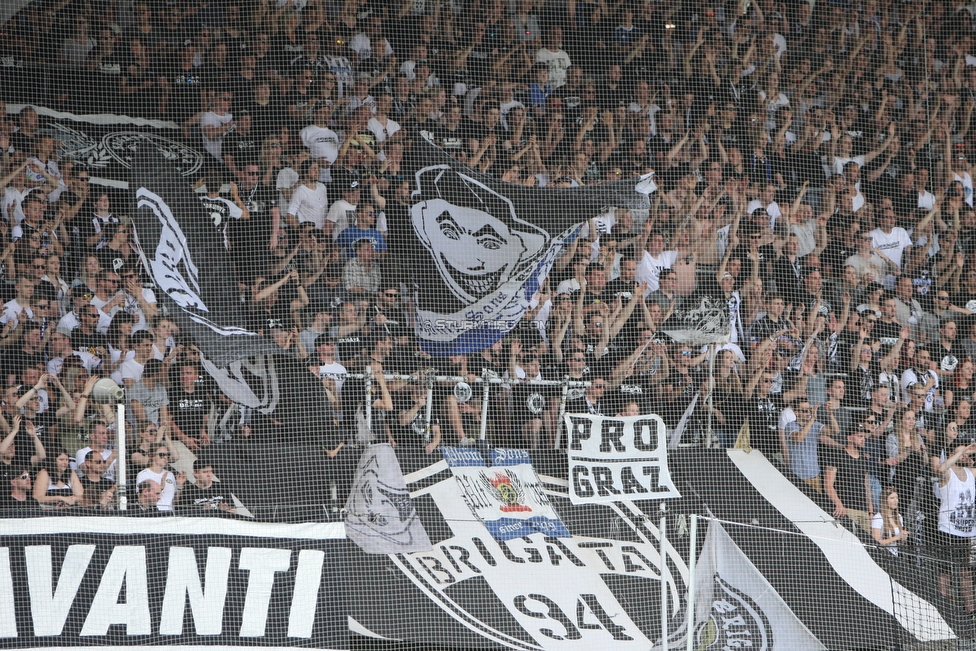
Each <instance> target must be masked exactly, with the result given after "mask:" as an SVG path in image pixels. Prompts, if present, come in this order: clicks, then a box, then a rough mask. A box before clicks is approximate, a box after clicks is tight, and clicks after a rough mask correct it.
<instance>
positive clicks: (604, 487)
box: [593, 466, 620, 497]
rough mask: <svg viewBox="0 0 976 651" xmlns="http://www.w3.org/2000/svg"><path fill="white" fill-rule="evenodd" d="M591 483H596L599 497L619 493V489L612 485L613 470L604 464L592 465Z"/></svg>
mask: <svg viewBox="0 0 976 651" xmlns="http://www.w3.org/2000/svg"><path fill="white" fill-rule="evenodd" d="M593 483H594V484H596V490H597V493H599V494H600V497H607V496H608V495H620V491H619V490H617V489H616V487H615V486H614V485H613V472H612V471H611V470H610V469H609V468H607V467H605V466H593Z"/></svg>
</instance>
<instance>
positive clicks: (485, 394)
mask: <svg viewBox="0 0 976 651" xmlns="http://www.w3.org/2000/svg"><path fill="white" fill-rule="evenodd" d="M334 377H335V378H336V379H351V380H363V382H364V384H365V394H366V400H365V405H364V412H365V418H366V428H367V429H368V430H369V431H370V432H372V430H373V400H372V397H373V382H374V381H375V377H376V376H375V375H374V373H373V369H372V368H371V367H369V366H366V367H365V370H364V372H363V373H346V374H344V375H341V374H337V375H335V376H334ZM383 379H384V380H386V381H387V382H412V383H422V384H423V385H424V386H425V389H426V392H427V404H426V409H425V413H424V437H425V440H426V441H427V442H430V437H431V429H430V427H431V421H432V420H433V405H434V400H433V397H434V386H435V385H436V384H444V383H450V382H453V383H454V384H455V386H456V385H458V384H461V383H465V384H472V382H470V381H469V379H468V378H467V377H465V376H462V375H437V374H436V373H435V372H434V369H428V370H427V371H426V372H420V373H415V374H409V375H400V374H395V373H384V374H383ZM473 384H480V385H481V387H482V389H481V423H480V431H479V433H478V438H479V439H480V440H485V437H486V436H487V428H488V403H489V399H490V392H491V387H492V386H503V385H504V386H517V385H529V386H537V387H561V391H560V400H559V418H558V420H557V426H556V436H555V438H554V440H553V448H554V449H559V442H560V438H561V436H562V421H563V415H564V414H565V413H566V402H567V399H568V395H569V390H570V389H571V388H586V387H588V386H590V385H591V383H590V382H589V381H586V380H519V379H517V378H501V377H498V375H496V374H495V373H492V372H491V371H488V370H487V369H485V370H484V371H483V372H482V375H481V377H478V378H475V379H474V382H473Z"/></svg>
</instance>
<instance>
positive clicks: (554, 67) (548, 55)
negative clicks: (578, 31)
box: [535, 27, 573, 90]
mask: <svg viewBox="0 0 976 651" xmlns="http://www.w3.org/2000/svg"><path fill="white" fill-rule="evenodd" d="M546 36H547V38H546V43H545V45H543V46H542V47H540V48H539V50H538V51H537V52H536V53H535V60H536V62H537V63H544V64H545V65H546V67H547V68H549V85H550V86H551V87H552V89H553V90H556V89H557V88H559V87H560V86H562V85H563V84H565V83H566V70H568V69H569V66H571V65H573V64H572V62H571V61H570V59H569V54H568V53H567V52H566V50H564V49H562V43H563V30H562V28H561V27H553V28H552V29H550V30H549V32H548V34H547V35H546Z"/></svg>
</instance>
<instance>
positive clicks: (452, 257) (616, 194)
mask: <svg viewBox="0 0 976 651" xmlns="http://www.w3.org/2000/svg"><path fill="white" fill-rule="evenodd" d="M418 145H419V149H420V152H419V160H420V169H418V170H417V172H416V174H415V176H414V187H413V191H412V195H411V209H410V220H411V225H412V226H413V231H414V233H415V234H416V242H415V245H416V249H415V250H414V251H411V252H409V253H410V255H409V259H410V263H411V269H412V270H413V271H414V274H413V277H414V279H415V281H416V283H417V287H416V297H417V321H416V332H417V335H418V337H419V338H420V341H421V346H422V347H423V348H424V349H425V350H426V351H427V352H428V353H430V354H432V355H435V356H448V355H458V354H463V353H467V352H471V351H478V350H482V349H484V348H486V347H488V346H491V345H492V344H493V343H495V342H496V341H498V340H499V339H501V338H502V337H504V336H505V334H506V333H508V332H509V331H510V330H511V329H512V328H514V327H515V326H516V324H518V322H519V320H520V319H521V318H522V316H523V314H524V313H525V311H526V309H527V308H528V306H529V303H530V302H531V300H532V297H533V295H534V294H535V293H536V291H537V290H538V289H539V288H540V287H541V286H542V284H543V282H544V281H545V278H546V276H547V275H548V274H549V271H550V270H551V269H552V265H553V263H554V262H555V260H556V257H557V256H558V255H559V253H560V250H561V249H562V247H563V246H564V245H566V244H570V243H572V242H573V241H574V240H575V239H576V237H577V236H578V234H579V232H580V229H581V227H582V225H583V224H585V223H586V221H587V220H588V219H590V218H593V217H597V216H598V215H601V214H605V213H606V212H607V208H608V207H610V206H613V207H621V208H629V209H636V210H640V209H646V208H647V207H648V206H649V200H648V196H649V195H650V194H651V193H652V192H654V191H655V190H656V185H655V184H654V181H653V180H652V179H651V178H650V177H649V176H648V177H643V178H639V179H633V180H630V181H614V182H611V183H604V184H599V185H594V186H588V187H581V188H565V189H545V188H542V189H539V188H528V187H525V186H522V185H517V184H511V183H505V182H503V181H501V180H500V179H497V178H495V177H492V176H488V175H486V174H481V173H479V172H476V171H474V170H472V169H470V168H468V167H465V166H463V165H462V164H461V163H459V162H458V161H456V160H455V159H454V158H452V157H450V156H448V155H447V154H445V153H444V152H443V151H442V150H440V149H438V148H437V147H435V146H434V145H433V144H431V143H430V142H429V141H427V140H424V139H422V138H418Z"/></svg>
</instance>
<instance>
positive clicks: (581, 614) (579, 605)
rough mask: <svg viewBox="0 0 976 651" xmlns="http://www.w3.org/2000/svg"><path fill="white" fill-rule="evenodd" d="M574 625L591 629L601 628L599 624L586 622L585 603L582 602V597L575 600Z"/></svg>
mask: <svg viewBox="0 0 976 651" xmlns="http://www.w3.org/2000/svg"><path fill="white" fill-rule="evenodd" d="M576 627H577V628H580V629H591V630H592V629H600V628H603V627H602V626H600V625H599V624H588V623H586V604H584V603H583V600H582V599H577V600H576Z"/></svg>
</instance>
